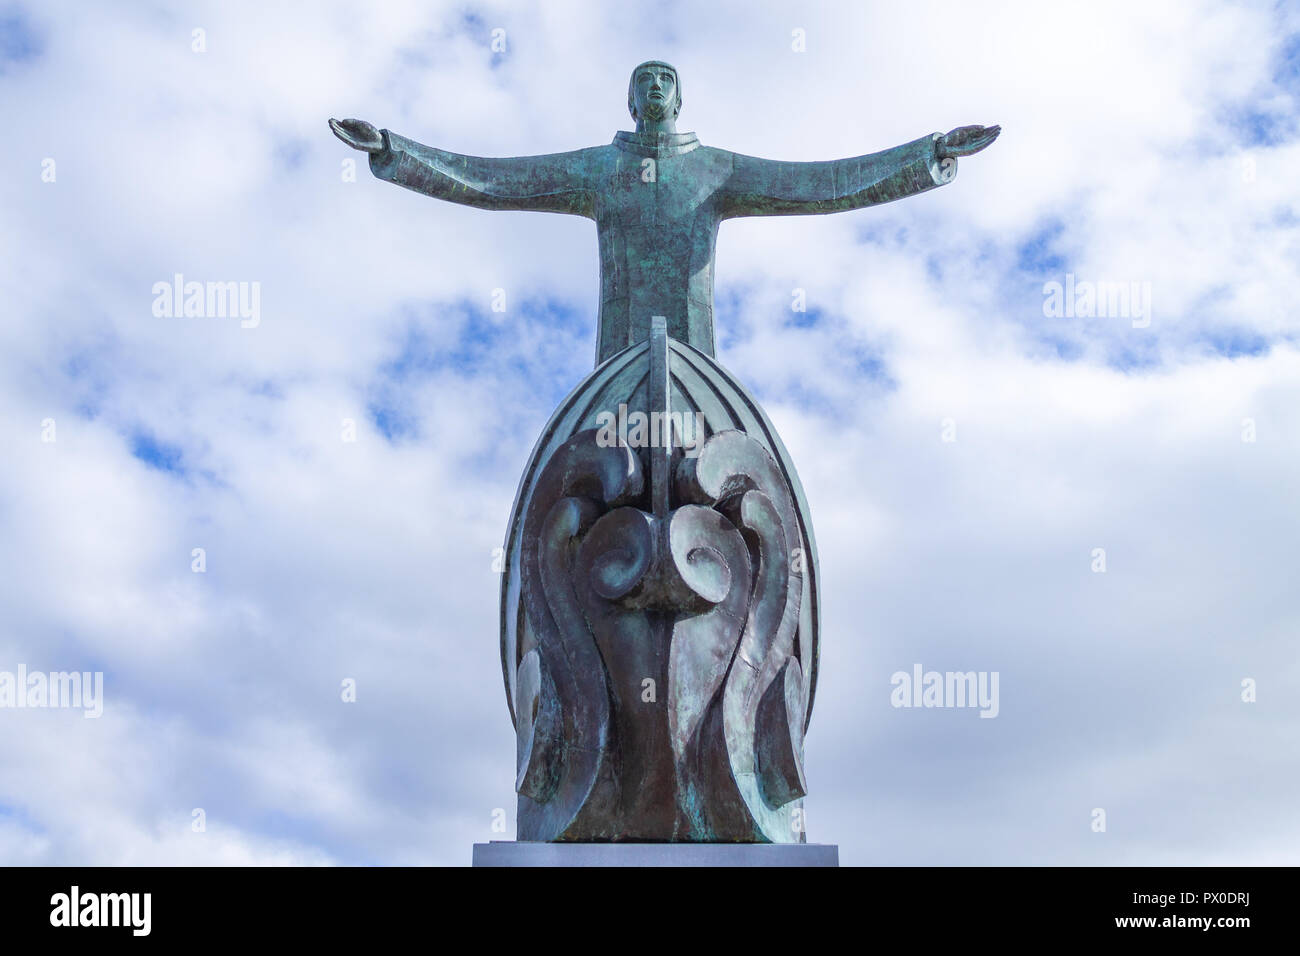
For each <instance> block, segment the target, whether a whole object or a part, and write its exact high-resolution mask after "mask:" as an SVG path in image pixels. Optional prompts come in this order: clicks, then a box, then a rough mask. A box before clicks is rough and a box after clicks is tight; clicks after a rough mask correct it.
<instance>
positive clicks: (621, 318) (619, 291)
mask: <svg viewBox="0 0 1300 956" xmlns="http://www.w3.org/2000/svg"><path fill="white" fill-rule="evenodd" d="M730 174H731V153H729V152H727V151H726V150H719V149H712V148H710V147H705V146H701V145H700V142H699V140H698V139H697V138H696V137H695V135H694V134H693V133H679V134H674V135H671V136H658V137H656V136H647V135H644V134H637V133H619V134H618V136H617V137H616V138H615V140H614V142H613V143H612V144H611V145H609V146H605V147H601V148H600V152H599V155H598V160H597V168H596V170H595V186H596V189H595V219H596V230H597V236H598V238H599V243H600V330H599V333H598V338H597V342H596V363H597V364H600V363H601V362H603V361H605V360H606V359H608V358H609V357H610V356H612V355H615V354H617V353H618V352H620V351H621V350H623V349H624V348H626V347H627V346H629V345H633V344H636V343H637V342H641V341H644V340H645V339H648V338H649V337H650V319H651V316H654V315H662V316H665V317H666V318H667V320H668V334H669V335H670V336H672V337H673V338H675V339H678V340H680V341H683V342H686V343H688V344H689V345H693V346H694V347H695V348H697V349H699V350H700V351H702V352H704V353H705V354H707V355H710V356H711V355H713V349H714V342H713V249H714V241H715V239H716V237H717V233H718V221H719V216H718V212H717V204H716V195H717V193H718V190H719V188H720V187H721V186H722V185H723V184H724V183H725V182H726V181H727V177H728V176H729V175H730Z"/></svg>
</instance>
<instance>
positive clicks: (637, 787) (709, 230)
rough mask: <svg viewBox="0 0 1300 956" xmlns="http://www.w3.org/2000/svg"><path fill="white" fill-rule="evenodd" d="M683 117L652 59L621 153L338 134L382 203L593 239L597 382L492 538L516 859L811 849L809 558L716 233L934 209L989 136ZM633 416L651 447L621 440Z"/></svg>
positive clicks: (619, 144)
mask: <svg viewBox="0 0 1300 956" xmlns="http://www.w3.org/2000/svg"><path fill="white" fill-rule="evenodd" d="M681 104H682V99H681V86H680V81H679V79H678V75H677V71H676V70H675V69H674V68H673V67H671V66H670V65H668V64H666V63H663V62H661V61H649V62H647V63H643V64H641V65H640V66H638V67H637V68H636V69H635V70H634V71H633V73H632V77H631V80H630V82H629V84H628V108H629V111H630V112H631V114H632V117H633V119H634V120H635V121H636V131H635V132H620V133H618V134H617V135H616V136H615V138H614V141H613V142H612V143H611V144H609V145H607V146H596V147H591V148H589V149H581V150H575V151H573V152H568V153H556V154H553V155H546V156H525V157H514V158H507V159H487V158H481V157H475V156H464V155H461V154H458V153H451V152H447V151H445V150H441V149H435V148H433V147H429V146H423V145H421V144H419V143H416V142H414V141H412V140H409V139H406V138H404V137H402V136H398V135H397V134H395V133H392V132H390V131H388V130H378V129H376V128H375V127H374V126H372V125H371V124H370V123H367V122H365V121H363V120H342V121H338V120H330V126H331V128H332V129H333V130H334V132H335V133H336V134H337V135H338V136H339V138H340V139H342V140H343V141H344V142H346V143H348V144H349V145H350V146H353V147H354V148H356V149H361V150H364V151H366V152H367V153H369V154H370V166H371V170H372V171H373V172H374V174H375V175H376V176H377V177H379V178H380V179H386V180H389V181H390V182H394V183H397V184H398V185H401V186H405V187H407V188H408V189H413V190H415V191H417V192H421V193H424V194H425V195H428V196H433V197H435V198H439V199H447V200H451V201H453V202H459V203H464V204H466V205H472V206H478V207H480V208H484V209H515V210H536V211H542V212H559V213H567V214H570V215H578V216H586V217H587V218H590V219H594V220H595V221H596V229H597V235H598V237H599V244H600V276H601V301H600V327H599V331H598V334H597V340H596V364H597V368H596V370H595V371H594V372H592V374H591V375H590V376H588V377H587V379H586V380H584V381H583V382H582V383H581V384H580V385H579V386H578V387H577V388H576V389H575V390H574V391H573V393H572V394H571V395H570V396H569V397H568V398H567V399H566V400H565V402H564V403H563V404H562V405H561V406H560V408H559V409H558V410H557V411H556V413H555V415H554V416H553V417H552V419H551V421H550V423H549V424H548V425H547V428H546V430H545V431H544V432H543V434H542V436H541V438H540V439H539V440H538V443H537V446H536V447H535V448H534V450H533V454H532V457H531V459H530V462H529V465H528V467H527V469H526V470H525V472H524V476H523V480H522V481H521V483H520V487H519V493H518V495H517V497H516V500H515V506H514V510H513V514H512V516H511V521H510V526H509V531H508V538H507V547H506V561H507V565H506V569H505V575H504V579H503V582H502V602H501V608H502V627H501V638H502V668H503V675H504V678H505V684H506V696H507V702H508V703H509V705H510V709H511V715H512V717H513V718H514V721H515V727H516V731H517V740H518V748H517V754H516V756H517V769H518V774H517V778H516V789H517V790H518V792H519V814H518V835H519V839H521V840H567V841H575V840H576V841H615V840H643V841H698V842H709V841H725V842H777V843H802V842H805V835H804V827H803V814H802V797H803V795H804V793H805V792H806V784H805V780H804V771H803V737H804V732H805V730H806V728H807V725H808V720H809V717H810V715H811V713H812V704H813V697H814V693H815V690H816V682H817V660H818V616H819V602H820V594H819V588H818V580H817V558H816V547H815V542H814V540H813V534H812V523H811V520H810V517H809V514H808V507H807V503H806V501H805V499H804V495H803V490H802V488H801V487H800V485H799V480H798V477H797V476H796V474H795V471H794V467H793V465H792V464H791V462H790V460H789V456H788V455H787V454H786V451H785V448H784V447H783V446H782V444H781V441H780V438H779V437H778V436H777V434H776V430H775V429H774V428H773V427H772V425H771V423H770V422H769V421H768V419H767V416H766V415H765V414H764V413H763V411H762V409H761V408H760V407H759V405H758V403H757V402H755V401H754V400H753V399H752V398H751V397H750V396H749V395H748V394H747V393H746V392H745V391H744V389H743V388H741V386H740V385H739V383H737V382H736V381H735V379H734V378H732V376H731V375H730V374H729V373H727V372H726V371H725V370H724V369H723V368H722V367H721V366H719V365H718V364H717V363H716V362H715V361H714V360H713V355H714V329H713V250H714V242H715V240H716V237H717V231H718V224H719V223H720V222H721V221H722V220H724V219H728V218H732V217H736V216H779V215H803V214H819V213H830V212H840V211H844V210H849V209H858V208H861V207H864V206H871V205H876V204H878V203H883V202H889V201H891V200H894V199H900V198H902V197H904V196H910V195H913V194H915V193H919V192H924V191H925V190H928V189H933V188H934V187H935V186H939V185H942V184H944V183H946V182H949V181H951V180H952V178H953V177H954V176H955V175H956V158H957V157H958V156H965V155H969V154H971V153H975V152H978V151H979V150H981V149H983V148H984V147H986V146H987V145H989V144H990V143H991V142H993V140H994V139H996V138H997V136H998V133H999V131H1000V130H999V127H996V126H993V127H983V126H964V127H959V128H958V129H955V130H953V131H951V132H949V133H947V134H939V133H933V134H929V135H926V136H922V137H920V138H919V139H916V140H914V141H912V142H910V143H907V144H905V145H903V146H898V147H895V148H893V149H888V150H884V151H882V152H879V153H872V154H869V155H866V156H859V157H856V158H853V159H843V160H836V161H832V162H818V163H786V162H778V161H775V160H768V159H758V158H755V157H752V156H743V155H740V154H738V153H732V152H728V151H727V150H722V149H717V148H714V147H708V146H703V145H702V144H701V143H700V142H699V140H698V138H697V137H696V136H695V134H694V133H678V132H677V129H676V119H677V115H678V113H679V112H680V109H681ZM637 415H641V416H644V418H643V419H642V421H648V422H649V423H650V424H649V427H648V428H631V429H629V428H627V427H624V425H625V423H626V422H627V421H633V420H635V419H636V416H637ZM614 419H617V420H618V421H619V422H620V425H619V427H613V426H612V425H611V421H612V420H614Z"/></svg>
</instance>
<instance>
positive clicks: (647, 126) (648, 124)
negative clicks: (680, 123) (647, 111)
mask: <svg viewBox="0 0 1300 956" xmlns="http://www.w3.org/2000/svg"><path fill="white" fill-rule="evenodd" d="M636 131H637V132H638V133H649V134H651V135H652V136H654V135H659V134H668V135H671V134H674V133H676V132H677V120H676V119H674V118H673V117H671V116H665V117H664V118H663V119H660V120H655V119H650V118H648V117H645V116H638V117H637V120H636Z"/></svg>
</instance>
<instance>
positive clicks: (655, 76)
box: [627, 60, 682, 121]
mask: <svg viewBox="0 0 1300 956" xmlns="http://www.w3.org/2000/svg"><path fill="white" fill-rule="evenodd" d="M627 110H628V112H629V113H631V114H632V119H634V120H638V121H640V120H641V119H642V118H644V119H648V120H655V121H658V120H664V119H676V118H677V114H678V113H680V112H681V110H682V85H681V83H679V82H678V81H677V67H675V66H673V65H672V64H671V63H665V62H664V61H663V60H647V61H646V62H644V63H642V64H641V65H640V66H638V67H637V68H636V69H635V70H633V71H632V78H631V79H630V80H628V83H627Z"/></svg>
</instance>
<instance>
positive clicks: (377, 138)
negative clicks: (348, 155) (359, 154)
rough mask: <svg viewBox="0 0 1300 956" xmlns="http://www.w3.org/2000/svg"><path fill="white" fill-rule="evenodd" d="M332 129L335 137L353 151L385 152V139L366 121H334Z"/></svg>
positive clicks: (331, 122) (331, 121) (331, 123)
mask: <svg viewBox="0 0 1300 956" xmlns="http://www.w3.org/2000/svg"><path fill="white" fill-rule="evenodd" d="M330 129H332V130H333V131H334V135H335V136H337V137H338V138H339V139H341V140H343V142H345V143H347V144H348V145H349V146H351V147H352V148H353V149H360V150H364V151H365V152H367V153H382V152H383V151H384V137H383V136H382V135H380V133H379V130H377V129H375V127H374V125H373V124H371V123H367V122H366V121H365V120H359V119H345V120H336V119H332V120H330Z"/></svg>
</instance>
